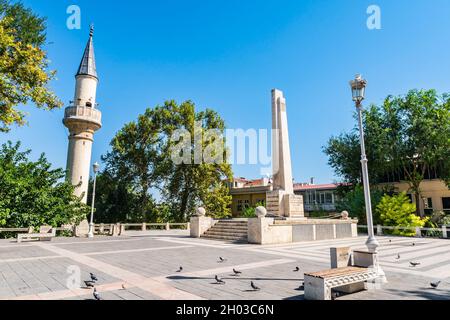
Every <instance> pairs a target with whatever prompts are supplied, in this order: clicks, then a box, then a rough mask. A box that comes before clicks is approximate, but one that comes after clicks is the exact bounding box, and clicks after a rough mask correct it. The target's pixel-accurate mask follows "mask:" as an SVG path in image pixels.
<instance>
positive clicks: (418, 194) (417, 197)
mask: <svg viewBox="0 0 450 320" xmlns="http://www.w3.org/2000/svg"><path fill="white" fill-rule="evenodd" d="M414 196H415V198H416V215H417V216H419V217H421V218H423V217H424V214H423V213H422V211H420V201H421V195H420V193H419V192H416V193H415V194H414Z"/></svg>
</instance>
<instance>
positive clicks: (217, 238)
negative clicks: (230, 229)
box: [202, 235, 248, 242]
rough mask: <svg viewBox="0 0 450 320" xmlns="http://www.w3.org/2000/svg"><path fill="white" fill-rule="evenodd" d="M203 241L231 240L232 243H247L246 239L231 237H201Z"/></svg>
mask: <svg viewBox="0 0 450 320" xmlns="http://www.w3.org/2000/svg"><path fill="white" fill-rule="evenodd" d="M202 238H203V239H209V240H232V241H242V242H247V240H248V239H247V237H233V236H208V235H203V236H202Z"/></svg>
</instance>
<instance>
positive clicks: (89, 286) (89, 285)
mask: <svg viewBox="0 0 450 320" xmlns="http://www.w3.org/2000/svg"><path fill="white" fill-rule="evenodd" d="M84 284H85V285H86V288H93V287H94V285H95V282H94V281H85V282H84Z"/></svg>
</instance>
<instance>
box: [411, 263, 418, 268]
mask: <svg viewBox="0 0 450 320" xmlns="http://www.w3.org/2000/svg"><path fill="white" fill-rule="evenodd" d="M409 264H410V265H411V267H414V268H415V267H417V266H419V265H420V262H410V263H409Z"/></svg>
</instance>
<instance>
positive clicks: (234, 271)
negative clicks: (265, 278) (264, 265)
mask: <svg viewBox="0 0 450 320" xmlns="http://www.w3.org/2000/svg"><path fill="white" fill-rule="evenodd" d="M233 273H234V274H235V275H237V276H238V275H240V274H242V271H238V270H236V269H233Z"/></svg>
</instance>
